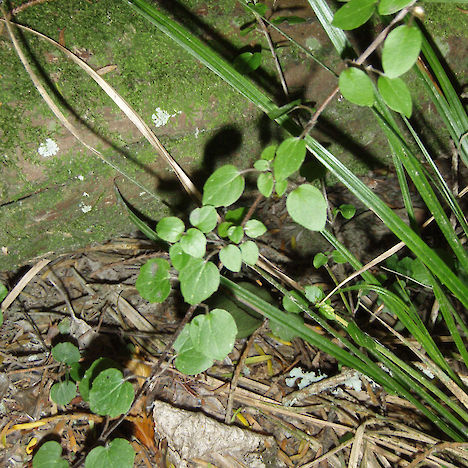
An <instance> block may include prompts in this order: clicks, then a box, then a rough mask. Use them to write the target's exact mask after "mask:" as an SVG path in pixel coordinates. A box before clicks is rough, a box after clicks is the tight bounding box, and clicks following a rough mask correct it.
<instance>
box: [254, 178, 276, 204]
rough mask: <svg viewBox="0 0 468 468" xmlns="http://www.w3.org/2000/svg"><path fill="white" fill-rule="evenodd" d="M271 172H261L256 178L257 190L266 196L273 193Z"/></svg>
mask: <svg viewBox="0 0 468 468" xmlns="http://www.w3.org/2000/svg"><path fill="white" fill-rule="evenodd" d="M273 184H274V181H273V174H272V173H271V172H262V173H261V174H260V175H259V176H258V178H257V188H258V191H259V192H260V193H261V194H262V195H263V196H264V197H266V198H268V197H269V196H270V195H271V194H272V193H273Z"/></svg>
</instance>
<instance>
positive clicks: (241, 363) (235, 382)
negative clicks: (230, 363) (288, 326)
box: [224, 322, 266, 424]
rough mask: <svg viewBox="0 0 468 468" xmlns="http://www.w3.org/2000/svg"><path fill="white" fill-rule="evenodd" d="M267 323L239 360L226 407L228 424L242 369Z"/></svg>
mask: <svg viewBox="0 0 468 468" xmlns="http://www.w3.org/2000/svg"><path fill="white" fill-rule="evenodd" d="M265 323H266V322H263V325H262V326H261V327H259V328H257V329H256V330H255V331H254V332H253V333H252V335H250V338H249V340H248V341H247V343H246V345H245V348H244V351H243V352H242V355H241V357H240V359H239V362H238V363H237V366H236V370H235V372H234V376H233V378H232V380H231V385H230V387H229V396H228V401H227V405H226V415H225V417H224V422H225V423H226V424H230V423H231V412H232V405H233V403H234V392H235V390H236V388H237V385H238V383H239V377H240V373H241V371H242V369H243V368H244V363H245V360H246V359H247V356H248V355H249V352H250V348H251V347H252V344H253V342H254V340H255V338H256V336H257V335H258V334H259V333H260V331H261V330H262V329H263V327H264V325H265Z"/></svg>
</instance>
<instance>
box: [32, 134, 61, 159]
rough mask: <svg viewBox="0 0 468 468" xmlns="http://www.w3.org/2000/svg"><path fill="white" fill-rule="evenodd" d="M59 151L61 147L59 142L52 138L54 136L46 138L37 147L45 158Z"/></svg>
mask: <svg viewBox="0 0 468 468" xmlns="http://www.w3.org/2000/svg"><path fill="white" fill-rule="evenodd" d="M58 151H59V147H58V145H57V143H56V142H55V141H54V140H52V138H46V140H45V141H44V142H43V143H41V144H40V145H39V148H37V152H38V153H39V154H40V155H41V156H42V157H43V158H50V157H51V156H55V155H56V154H57V153H58Z"/></svg>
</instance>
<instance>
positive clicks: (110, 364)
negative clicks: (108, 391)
mask: <svg viewBox="0 0 468 468" xmlns="http://www.w3.org/2000/svg"><path fill="white" fill-rule="evenodd" d="M117 367H119V365H118V364H117V363H116V362H115V361H113V360H112V359H109V358H98V359H96V360H95V361H94V362H93V363H92V364H91V365H90V366H89V368H88V369H87V370H86V372H85V373H84V376H83V378H82V379H81V381H80V384H79V385H78V388H79V390H80V395H81V398H83V400H84V401H89V390H90V388H91V385H92V384H93V382H94V379H95V378H96V376H97V375H99V373H100V372H102V371H103V370H106V369H112V368H117Z"/></svg>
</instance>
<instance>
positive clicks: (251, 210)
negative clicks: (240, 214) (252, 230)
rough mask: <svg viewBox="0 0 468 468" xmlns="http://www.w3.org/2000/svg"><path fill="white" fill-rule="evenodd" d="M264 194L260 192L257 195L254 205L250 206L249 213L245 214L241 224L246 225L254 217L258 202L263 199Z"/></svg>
mask: <svg viewBox="0 0 468 468" xmlns="http://www.w3.org/2000/svg"><path fill="white" fill-rule="evenodd" d="M262 199H263V195H262V194H261V193H259V194H258V195H257V198H256V199H255V200H254V202H253V203H252V206H251V207H250V208H249V211H247V214H246V215H245V216H244V219H243V220H242V223H241V226H242V227H244V226H245V223H246V222H247V221H248V220H249V219H250V218H251V217H252V215H253V214H254V211H255V210H256V209H257V206H258V204H259V203H260V202H261V201H262Z"/></svg>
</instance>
